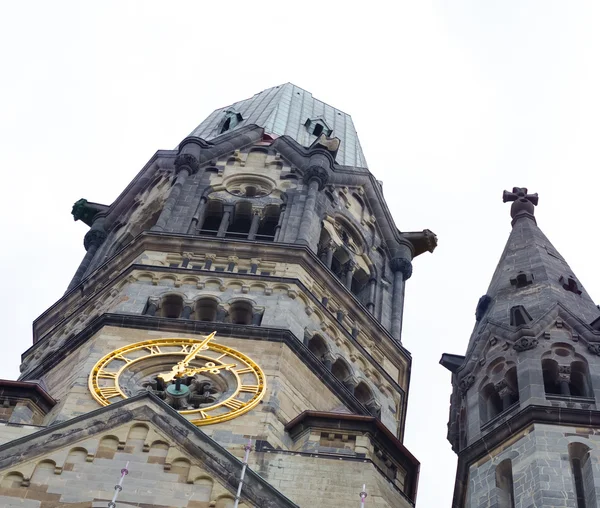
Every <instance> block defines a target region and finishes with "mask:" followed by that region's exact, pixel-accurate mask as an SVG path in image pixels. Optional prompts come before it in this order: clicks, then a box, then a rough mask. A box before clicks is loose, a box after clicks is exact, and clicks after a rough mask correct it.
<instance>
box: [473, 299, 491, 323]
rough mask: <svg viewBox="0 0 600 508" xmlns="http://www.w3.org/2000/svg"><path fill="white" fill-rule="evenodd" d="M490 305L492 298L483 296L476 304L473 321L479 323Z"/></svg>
mask: <svg viewBox="0 0 600 508" xmlns="http://www.w3.org/2000/svg"><path fill="white" fill-rule="evenodd" d="M490 303H492V298H491V297H490V296H488V295H483V296H482V297H481V298H480V299H479V301H478V302H477V308H476V309H475V321H481V320H482V319H483V316H485V313H486V312H487V310H488V308H489V307H490Z"/></svg>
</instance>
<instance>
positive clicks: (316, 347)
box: [308, 335, 329, 360]
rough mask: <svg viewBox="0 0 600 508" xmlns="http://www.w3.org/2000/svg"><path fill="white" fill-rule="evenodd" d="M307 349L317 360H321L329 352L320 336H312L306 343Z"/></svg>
mask: <svg viewBox="0 0 600 508" xmlns="http://www.w3.org/2000/svg"><path fill="white" fill-rule="evenodd" d="M308 349H309V350H310V352H311V353H312V354H314V355H315V356H316V357H317V358H318V359H319V360H322V359H323V356H325V354H326V353H327V352H328V351H329V349H328V348H327V343H326V342H325V339H323V337H321V336H320V335H313V336H312V337H311V338H310V340H309V341H308Z"/></svg>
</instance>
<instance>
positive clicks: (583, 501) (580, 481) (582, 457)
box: [569, 443, 598, 508]
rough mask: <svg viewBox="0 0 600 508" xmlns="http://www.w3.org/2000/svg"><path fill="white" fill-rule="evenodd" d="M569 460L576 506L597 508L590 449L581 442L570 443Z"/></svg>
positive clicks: (579, 507) (578, 507)
mask: <svg viewBox="0 0 600 508" xmlns="http://www.w3.org/2000/svg"><path fill="white" fill-rule="evenodd" d="M569 461H570V462H571V473H572V475H573V487H574V490H575V499H576V502H577V508H597V506H598V505H597V502H596V489H595V487H594V472H593V470H592V461H591V459H590V449H589V448H588V447H587V446H586V445H584V444H583V443H570V444H569Z"/></svg>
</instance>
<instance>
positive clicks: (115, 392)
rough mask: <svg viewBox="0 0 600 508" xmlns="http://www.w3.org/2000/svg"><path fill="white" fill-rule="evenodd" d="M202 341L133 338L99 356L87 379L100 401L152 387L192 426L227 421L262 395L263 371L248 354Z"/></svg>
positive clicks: (105, 401) (209, 338) (253, 405)
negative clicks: (140, 339)
mask: <svg viewBox="0 0 600 508" xmlns="http://www.w3.org/2000/svg"><path fill="white" fill-rule="evenodd" d="M214 336H215V333H214V332H213V333H212V334H210V335H209V336H207V337H205V338H204V340H197V339H188V338H167V339H156V340H147V341H144V342H136V343H135V344H130V345H129V346H125V347H122V348H120V349H117V350H115V351H113V352H111V353H109V354H107V355H106V356H105V357H103V358H102V359H100V361H99V362H98V363H96V365H94V368H93V369H92V372H91V373H90V378H89V388H90V391H91V393H92V395H93V397H94V398H95V399H96V400H97V401H98V402H99V403H100V404H102V405H103V406H107V405H108V404H111V403H114V402H117V401H119V400H123V399H126V398H128V397H131V396H133V395H137V394H138V393H141V392H145V391H151V392H152V393H154V394H155V395H157V396H158V397H160V398H161V399H163V400H164V401H165V402H166V403H167V404H169V405H170V406H171V407H173V408H174V409H176V410H177V411H179V413H181V414H182V415H184V416H185V417H186V418H188V419H189V420H190V421H191V422H192V423H193V424H195V425H210V424H212V423H218V422H223V421H225V420H230V419H231V418H235V417H236V416H239V415H242V414H244V413H246V412H248V411H250V410H251V409H252V408H253V407H255V406H256V405H257V404H258V403H259V402H260V400H261V399H262V398H263V396H264V394H265V390H266V379H265V375H264V373H263V371H262V370H261V369H260V367H259V366H258V365H256V363H254V362H253V361H252V360H251V359H250V358H248V357H247V356H246V355H244V354H242V353H240V352H239V351H236V350H235V349H232V348H229V347H226V346H223V345H221V344H216V343H214V342H212V339H213V338H214Z"/></svg>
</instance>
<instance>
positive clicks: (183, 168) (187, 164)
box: [151, 154, 200, 231]
mask: <svg viewBox="0 0 600 508" xmlns="http://www.w3.org/2000/svg"><path fill="white" fill-rule="evenodd" d="M199 168H200V165H199V164H198V161H197V159H196V157H194V156H193V155H190V154H180V155H178V156H177V158H176V159H175V173H176V174H177V176H176V179H175V184H174V185H173V187H171V190H170V192H169V197H168V198H167V200H166V201H165V204H164V205H163V209H162V212H160V216H159V218H158V220H157V221H156V224H155V225H154V226H152V229H151V230H152V231H164V230H165V227H166V225H167V222H168V221H169V219H170V218H171V214H172V213H173V208H174V207H175V204H176V203H177V200H178V199H179V195H180V194H181V190H182V189H183V186H184V184H185V182H186V180H187V178H188V176H190V175H193V174H194V173H196V172H197V171H198V169H199Z"/></svg>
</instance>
